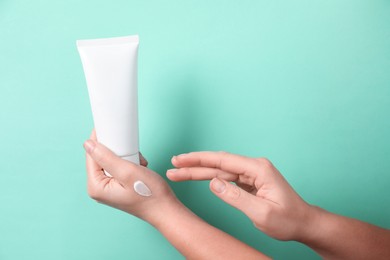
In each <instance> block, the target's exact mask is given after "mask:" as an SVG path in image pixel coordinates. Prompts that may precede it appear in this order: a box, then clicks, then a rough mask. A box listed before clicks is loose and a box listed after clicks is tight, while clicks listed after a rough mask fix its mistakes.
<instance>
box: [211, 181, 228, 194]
mask: <svg viewBox="0 0 390 260" xmlns="http://www.w3.org/2000/svg"><path fill="white" fill-rule="evenodd" d="M210 189H211V190H212V191H214V192H216V193H222V192H224V191H225V189H226V183H225V182H224V181H223V180H221V179H218V178H213V179H212V180H211V181H210Z"/></svg>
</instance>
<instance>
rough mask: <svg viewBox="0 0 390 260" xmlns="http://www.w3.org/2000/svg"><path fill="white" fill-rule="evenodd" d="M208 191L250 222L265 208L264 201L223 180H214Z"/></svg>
mask: <svg viewBox="0 0 390 260" xmlns="http://www.w3.org/2000/svg"><path fill="white" fill-rule="evenodd" d="M210 189H211V191H212V192H213V193H214V194H215V195H216V196H217V197H219V198H220V199H221V200H223V201H224V202H226V203H227V204H229V205H231V206H233V207H235V208H236V209H238V210H241V211H242V212H244V214H245V215H247V216H248V217H249V218H250V219H252V220H253V219H255V218H256V216H257V215H259V214H261V213H262V212H261V211H263V210H264V209H266V208H267V203H266V202H265V201H264V199H262V198H259V197H256V196H255V195H252V194H250V193H248V192H246V191H244V190H243V189H241V188H239V187H237V186H236V185H234V184H231V183H229V182H227V181H225V180H221V179H218V178H214V179H213V180H212V181H211V182H210Z"/></svg>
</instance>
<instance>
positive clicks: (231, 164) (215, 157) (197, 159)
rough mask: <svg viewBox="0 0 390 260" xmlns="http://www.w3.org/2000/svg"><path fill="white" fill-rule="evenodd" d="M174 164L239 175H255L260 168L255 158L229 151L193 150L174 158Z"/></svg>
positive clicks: (180, 166) (178, 166) (179, 166)
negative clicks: (214, 169)
mask: <svg viewBox="0 0 390 260" xmlns="http://www.w3.org/2000/svg"><path fill="white" fill-rule="evenodd" d="M172 164H173V165H174V166H175V167H177V168H182V167H208V168H216V169H220V170H222V171H225V172H229V173H234V174H238V175H247V176H254V175H255V174H256V172H257V171H258V170H259V167H258V166H259V164H258V161H257V160H256V159H254V158H250V157H245V156H241V155H236V154H231V153H227V152H192V153H188V154H181V155H178V156H175V157H173V158H172Z"/></svg>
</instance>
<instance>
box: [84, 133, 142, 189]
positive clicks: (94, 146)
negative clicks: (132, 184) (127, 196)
mask: <svg viewBox="0 0 390 260" xmlns="http://www.w3.org/2000/svg"><path fill="white" fill-rule="evenodd" d="M84 147H85V150H86V151H87V153H88V155H89V156H90V157H91V158H92V159H93V160H94V161H95V162H96V164H97V165H99V166H100V168H103V169H105V170H106V171H107V172H109V173H110V174H111V175H112V176H113V177H114V178H115V179H117V180H118V181H119V182H120V183H122V184H125V183H126V182H128V181H129V180H130V179H132V176H134V175H137V174H139V173H140V172H143V171H144V168H143V167H142V166H138V165H136V164H134V163H131V162H128V161H126V160H123V159H121V158H120V157H118V156H116V155H115V154H114V153H113V152H112V151H111V150H109V149H108V148H107V147H105V146H104V145H102V144H100V143H98V142H96V141H94V140H91V139H90V140H87V141H86V142H85V143H84ZM129 173H131V174H129Z"/></svg>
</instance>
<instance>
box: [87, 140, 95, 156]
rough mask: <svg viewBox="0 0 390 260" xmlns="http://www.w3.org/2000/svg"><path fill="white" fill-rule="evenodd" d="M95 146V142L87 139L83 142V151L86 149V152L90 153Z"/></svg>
mask: <svg viewBox="0 0 390 260" xmlns="http://www.w3.org/2000/svg"><path fill="white" fill-rule="evenodd" d="M95 146H96V144H95V142H94V141H92V140H87V141H85V143H84V149H85V151H87V153H91V152H92V151H93V149H95Z"/></svg>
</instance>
